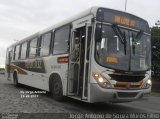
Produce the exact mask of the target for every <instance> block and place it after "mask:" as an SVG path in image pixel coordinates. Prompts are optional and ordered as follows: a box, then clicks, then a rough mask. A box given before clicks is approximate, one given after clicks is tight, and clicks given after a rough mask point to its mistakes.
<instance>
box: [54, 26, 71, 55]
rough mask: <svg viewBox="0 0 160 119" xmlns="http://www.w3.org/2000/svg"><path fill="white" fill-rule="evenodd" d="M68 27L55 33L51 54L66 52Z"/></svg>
mask: <svg viewBox="0 0 160 119" xmlns="http://www.w3.org/2000/svg"><path fill="white" fill-rule="evenodd" d="M69 32H70V26H64V27H62V28H60V29H58V30H56V31H55V36H54V47H53V54H65V53H67V51H68V41H69Z"/></svg>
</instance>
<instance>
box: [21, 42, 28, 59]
mask: <svg viewBox="0 0 160 119" xmlns="http://www.w3.org/2000/svg"><path fill="white" fill-rule="evenodd" d="M26 52H27V42H24V43H23V44H22V46H21V59H25V58H26Z"/></svg>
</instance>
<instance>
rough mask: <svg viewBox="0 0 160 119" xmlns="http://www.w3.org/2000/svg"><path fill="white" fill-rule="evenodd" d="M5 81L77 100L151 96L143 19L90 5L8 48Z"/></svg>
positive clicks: (148, 43)
mask: <svg viewBox="0 0 160 119" xmlns="http://www.w3.org/2000/svg"><path fill="white" fill-rule="evenodd" d="M6 78H7V79H10V80H11V81H13V84H14V85H15V86H18V85H20V84H23V85H27V86H31V87H35V88H37V89H41V90H45V91H47V92H51V94H52V95H53V98H54V99H55V100H59V101H61V100H63V99H64V97H70V98H74V99H77V100H80V101H84V102H89V103H95V102H112V103H114V102H130V101H134V100H139V99H144V98H147V97H148V96H149V95H150V93H151V87H152V82H151V35H150V29H149V25H148V23H147V21H146V20H144V19H142V18H140V17H138V16H135V15H132V14H130V13H127V12H123V11H118V10H113V9H108V8H103V7H92V8H90V9H88V10H86V11H84V12H82V13H80V14H78V15H76V16H74V17H72V18H70V19H67V20H65V21H63V22H61V23H59V24H56V25H54V26H51V27H49V28H47V29H45V30H43V31H40V32H37V33H35V34H33V35H31V36H29V37H27V38H24V39H22V40H20V41H18V42H16V43H14V44H12V45H11V46H10V47H8V48H7V53H6Z"/></svg>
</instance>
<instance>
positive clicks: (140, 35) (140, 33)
mask: <svg viewBox="0 0 160 119" xmlns="http://www.w3.org/2000/svg"><path fill="white" fill-rule="evenodd" d="M142 35H143V31H142V30H141V31H140V32H138V33H137V35H136V37H135V43H137V42H138V41H139V40H140V39H141V37H142Z"/></svg>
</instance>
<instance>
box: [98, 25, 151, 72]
mask: <svg viewBox="0 0 160 119" xmlns="http://www.w3.org/2000/svg"><path fill="white" fill-rule="evenodd" d="M95 41H96V52H95V59H96V61H97V63H98V64H100V65H101V66H104V67H108V68H112V69H117V70H123V71H145V70H147V69H148V68H149V67H150V61H149V59H150V58H149V57H150V53H148V54H147V52H149V51H150V39H149V37H148V36H147V35H144V33H138V32H134V31H130V30H128V29H124V28H119V27H118V26H117V27H115V26H112V25H104V24H97V27H96V32H95Z"/></svg>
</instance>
